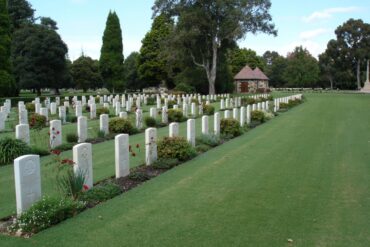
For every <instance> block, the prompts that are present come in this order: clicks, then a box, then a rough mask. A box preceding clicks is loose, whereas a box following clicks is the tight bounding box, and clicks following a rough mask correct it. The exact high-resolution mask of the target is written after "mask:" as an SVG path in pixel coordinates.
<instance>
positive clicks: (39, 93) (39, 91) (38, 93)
mask: <svg viewBox="0 0 370 247" xmlns="http://www.w3.org/2000/svg"><path fill="white" fill-rule="evenodd" d="M37 96H41V89H40V88H37Z"/></svg>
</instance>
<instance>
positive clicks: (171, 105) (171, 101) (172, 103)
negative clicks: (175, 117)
mask: <svg viewBox="0 0 370 247" xmlns="http://www.w3.org/2000/svg"><path fill="white" fill-rule="evenodd" d="M176 104H177V102H176V101H175V100H169V101H167V107H168V109H169V108H173V106H174V105H176Z"/></svg>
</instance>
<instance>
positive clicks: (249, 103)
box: [243, 98, 256, 105]
mask: <svg viewBox="0 0 370 247" xmlns="http://www.w3.org/2000/svg"><path fill="white" fill-rule="evenodd" d="M243 100H244V102H245V105H253V104H255V103H256V100H255V99H253V98H246V99H243Z"/></svg>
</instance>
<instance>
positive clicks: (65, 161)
mask: <svg viewBox="0 0 370 247" xmlns="http://www.w3.org/2000/svg"><path fill="white" fill-rule="evenodd" d="M62 164H67V165H73V164H74V162H73V160H69V159H64V160H62Z"/></svg>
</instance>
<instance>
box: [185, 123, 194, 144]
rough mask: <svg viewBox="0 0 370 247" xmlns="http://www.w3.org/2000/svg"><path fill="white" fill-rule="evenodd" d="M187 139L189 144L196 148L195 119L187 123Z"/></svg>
mask: <svg viewBox="0 0 370 247" xmlns="http://www.w3.org/2000/svg"><path fill="white" fill-rule="evenodd" d="M186 137H187V140H188V142H189V143H190V144H191V145H192V146H193V147H195V119H189V120H188V121H187V128H186Z"/></svg>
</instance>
